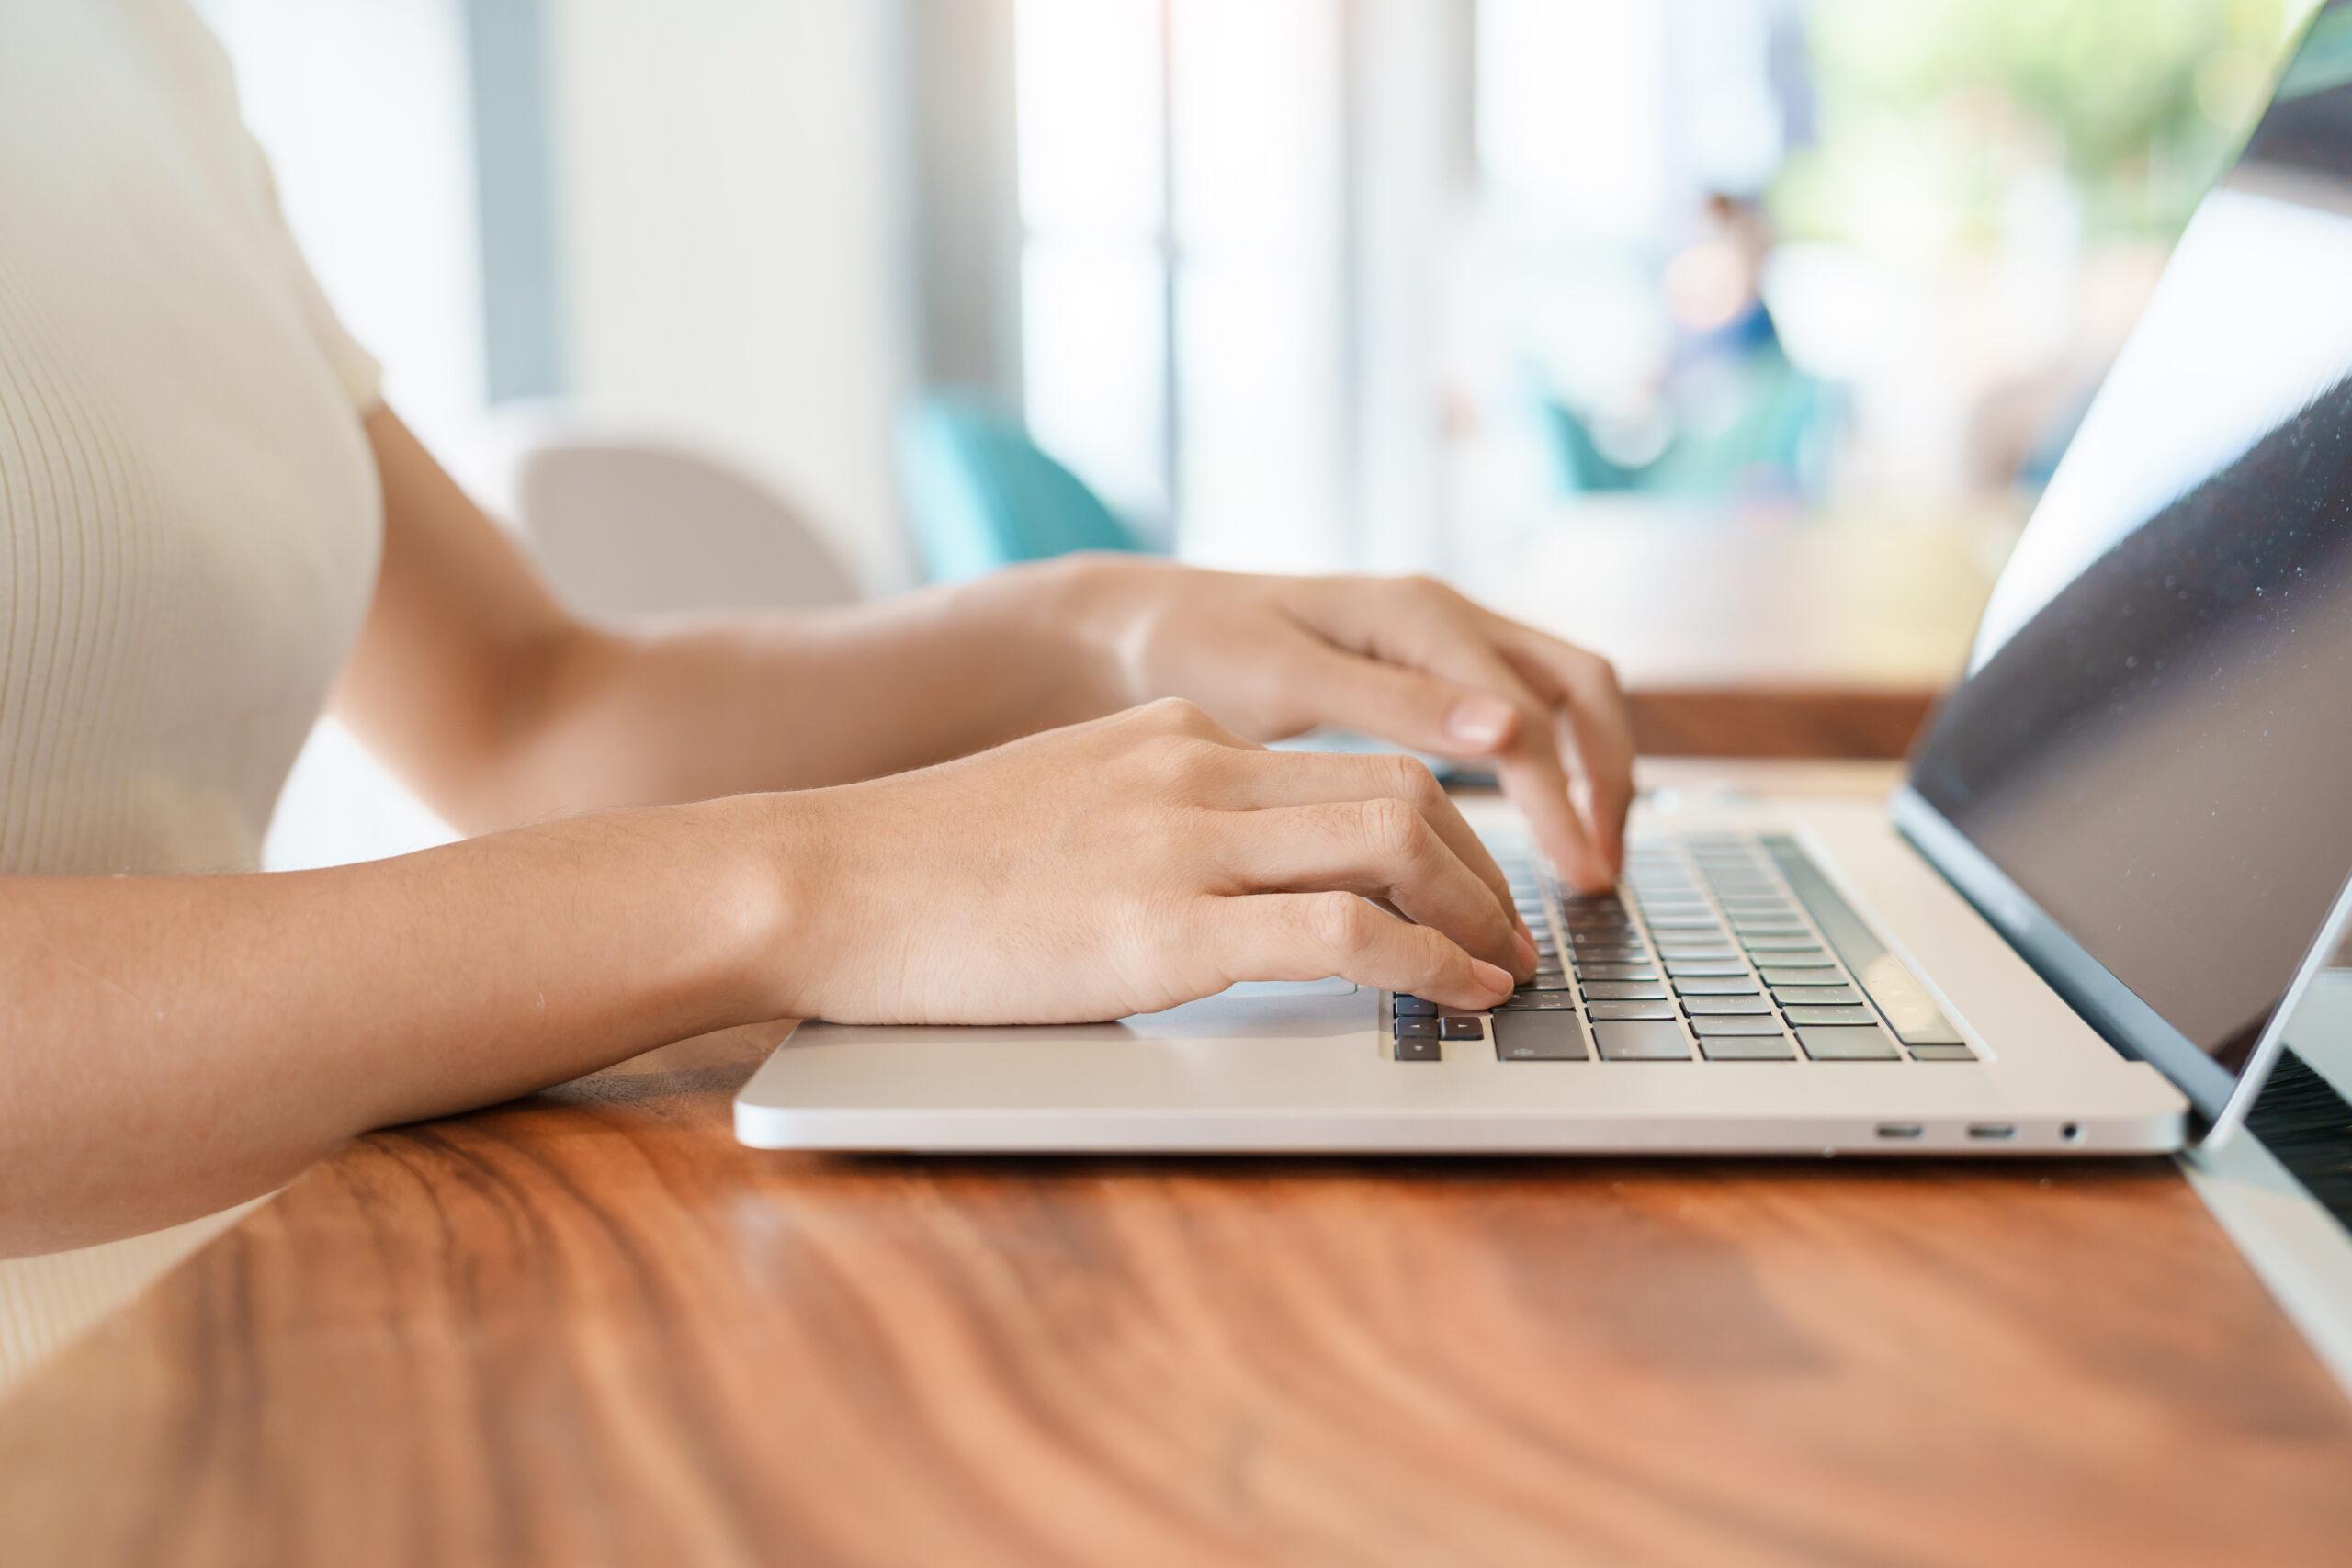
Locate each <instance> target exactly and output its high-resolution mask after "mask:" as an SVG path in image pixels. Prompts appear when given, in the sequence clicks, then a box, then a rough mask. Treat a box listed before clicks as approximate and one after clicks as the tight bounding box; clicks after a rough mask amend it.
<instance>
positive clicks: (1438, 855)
mask: <svg viewBox="0 0 2352 1568" xmlns="http://www.w3.org/2000/svg"><path fill="white" fill-rule="evenodd" d="M1217 820H1218V829H1217V837H1218V840H1219V841H1218V842H1217V843H1216V845H1215V847H1214V849H1213V851H1212V852H1213V853H1215V854H1216V856H1217V858H1218V862H1219V864H1220V869H1221V870H1222V871H1223V872H1224V874H1225V876H1226V878H1227V882H1228V885H1229V886H1230V887H1231V888H1232V890H1233V891H1235V892H1242V893H1273V892H1306V891H1323V890H1338V891H1340V892H1346V893H1356V894H1361V895H1363V897H1367V898H1384V899H1386V900H1387V901H1388V902H1389V903H1390V904H1392V905H1394V906H1395V908H1397V911H1398V912H1399V913H1401V914H1403V915H1404V916H1405V917H1406V918H1408V919H1412V920H1416V921H1418V922H1419V923H1420V924H1422V925H1425V926H1429V927H1430V928H1432V929H1434V930H1436V931H1442V932H1443V933H1444V934H1445V935H1447V936H1449V937H1452V938H1453V940H1454V942H1457V943H1459V944H1460V945H1461V946H1462V947H1464V948H1465V949H1467V950H1468V951H1469V952H1470V953H1473V954H1475V955H1476V956H1477V957H1479V958H1483V959H1485V960H1487V962H1488V963H1490V964H1498V965H1499V966H1501V967H1502V968H1505V969H1508V970H1510V971H1511V973H1512V974H1514V975H1515V976H1519V977H1521V978H1524V977H1526V976H1529V975H1532V974H1533V973H1534V970H1535V951H1534V948H1533V947H1532V945H1522V942H1523V939H1522V938H1521V936H1520V934H1519V931H1518V928H1517V924H1516V922H1515V921H1514V920H1513V919H1512V918H1511V915H1510V912H1508V911H1509V907H1508V906H1506V905H1504V904H1501V903H1498V901H1497V900H1496V898H1495V896H1494V889H1493V888H1491V887H1489V886H1487V884H1486V883H1484V882H1482V881H1481V880H1480V879H1479V878H1478V876H1477V874H1476V873H1475V872H1473V871H1472V870H1471V869H1470V868H1469V867H1468V866H1467V865H1464V863H1463V862H1462V858H1461V857H1460V856H1459V855H1457V854H1455V853H1454V852H1453V849H1452V847H1451V846H1449V845H1448V844H1447V843H1446V841H1445V840H1443V839H1442V838H1441V837H1439V836H1438V832H1437V830H1436V829H1434V828H1432V827H1430V823H1429V821H1428V819H1427V818H1424V817H1422V816H1421V814H1420V813H1419V811H1416V810H1415V809H1414V808H1413V807H1410V806H1408V805H1407V804H1406V803H1405V802H1403V801H1401V800H1397V799H1393V798H1391V797H1389V796H1385V795H1381V796H1375V797H1374V798H1373V799H1370V800H1348V801H1322V802H1318V803H1317V804H1315V805H1312V806H1290V807H1281V808H1279V809H1276V810H1272V811H1235V812H1226V813H1223V814H1221V816H1220V818H1218V819H1217Z"/></svg>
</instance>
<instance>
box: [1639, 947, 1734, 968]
mask: <svg viewBox="0 0 2352 1568" xmlns="http://www.w3.org/2000/svg"><path fill="white" fill-rule="evenodd" d="M1657 955H1658V956H1659V957H1660V958H1664V959H1668V960H1669V961H1673V960H1680V961H1682V962H1685V963H1689V962H1694V961H1695V962H1698V963H1702V964H1703V963H1707V962H1709V961H1711V960H1712V961H1713V962H1715V963H1719V964H1728V963H1731V962H1733V961H1735V960H1736V959H1737V958H1738V957H1739V954H1738V953H1736V952H1735V951H1733V950H1732V949H1730V948H1728V947H1721V946H1718V945H1716V944H1714V943H1713V942H1709V943H1707V944H1705V945H1703V946H1702V945H1696V944H1692V943H1689V942H1659V943H1658V944H1657Z"/></svg>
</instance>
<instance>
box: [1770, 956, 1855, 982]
mask: <svg viewBox="0 0 2352 1568" xmlns="http://www.w3.org/2000/svg"><path fill="white" fill-rule="evenodd" d="M1837 967H1838V966H1837V965H1836V964H1831V963H1830V962H1829V961H1828V960H1826V959H1824V960H1823V961H1822V962H1821V964H1820V965H1819V966H1818V967H1817V968H1810V969H1806V968H1799V967H1798V966H1796V965H1795V964H1782V963H1781V962H1779V961H1778V960H1777V959H1776V960H1774V961H1773V962H1772V963H1770V964H1765V965H1764V983H1765V984H1766V985H1768V986H1834V985H1838V984H1840V983H1842V982H1843V981H1844V979H1845V976H1842V975H1840V974H1838V972H1837Z"/></svg>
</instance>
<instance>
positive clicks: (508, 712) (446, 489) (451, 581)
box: [335, 410, 1135, 830]
mask: <svg viewBox="0 0 2352 1568" xmlns="http://www.w3.org/2000/svg"><path fill="white" fill-rule="evenodd" d="M368 439H369V441H370V443H371V445H372V446H374V448H375V451H376V458H377V463H378V467H379V470H380V471H381V473H382V475H383V485H384V495H385V512H386V528H385V539H384V561H383V567H382V570H381V573H380V575H379V580H378V583H377V590H376V600H375V604H374V607H373V609H372V610H371V612H370V614H369V617H368V624H367V627H366V629H365V631H364V632H363V634H362V637H361V640H360V644H359V647H358V649H357V651H356V654H355V656H354V658H353V660H352V661H351V664H350V666H349V668H348V670H347V671H346V672H345V676H344V679H343V682H342V684H341V685H340V687H339V688H338V690H337V693H336V697H335V707H336V711H337V712H338V714H339V715H341V716H343V717H344V718H345V720H346V722H348V723H349V724H350V725H351V726H352V727H353V728H354V729H355V730H356V731H357V732H358V733H359V734H360V736H361V737H362V738H363V739H367V740H368V742H369V744H370V745H371V746H373V747H374V748H375V749H376V750H379V751H380V752H381V753H382V754H384V755H385V756H386V757H388V758H389V759H390V761H392V762H393V764H394V765H395V766H396V767H397V768H399V769H400V770H401V773H403V774H404V775H405V776H406V777H407V778H408V779H409V781H410V783H411V784H413V785H414V786H415V787H416V788H417V789H418V790H419V792H420V793H422V794H423V795H424V796H425V798H426V799H427V800H428V801H429V802H430V803H431V804H432V805H433V806H435V808H437V809H438V810H440V811H441V812H442V813H443V815H445V816H447V818H449V819H450V820H451V821H453V822H455V823H457V824H458V826H460V827H462V828H466V829H473V830H480V829H490V828H499V827H505V826H509V825H512V824H515V823H518V822H532V821H539V820H543V819H545V818H548V817H550V816H556V815H564V814H569V813H572V812H577V811H581V810H586V809H593V808H595V807H608V806H632V805H650V804H655V803H660V802H666V801H678V800H699V799H706V798H708V797H710V796H713V795H728V794H734V793H739V792H741V791H745V790H762V789H794V788H803V787H808V786H811V785H820V784H841V783H844V782H847V781H849V780H852V779H861V778H872V777H875V776H877V775H879V774H883V773H897V772H899V771H901V770H903V769H907V768H912V767H919V766H922V764H925V763H928V762H934V761H943V760H944V759H946V758H949V757H956V756H962V755H965V754H967V753H969V752H972V751H977V750H982V749H983V748H986V747H989V746H992V745H995V744H997V743H998V742H1000V741H1003V740H1009V739H1012V738H1014V737H1015V736H1020V735H1026V734H1029V733H1031V732H1033V731H1035V730H1038V729H1043V728H1050V727H1052V726H1054V725H1057V724H1066V723H1069V722H1072V721H1074V720H1078V719H1081V718H1089V717H1093V716H1098V715H1101V714H1104V713H1108V712H1110V711H1112V710H1113V709H1114V708H1119V707H1125V706H1127V705H1130V704H1131V702H1132V701H1134V700H1135V699H1133V698H1131V697H1129V696H1127V695H1126V694H1125V693H1124V692H1123V691H1122V690H1121V689H1120V688H1119V687H1118V686H1117V684H1116V683H1115V682H1114V678H1113V677H1112V676H1111V675H1110V674H1109V673H1108V671H1107V666H1106V664H1105V663H1104V662H1103V661H1102V660H1094V659H1091V658H1088V657H1083V656H1082V654H1081V649H1080V645H1079V637H1078V635H1077V633H1076V631H1075V630H1074V629H1073V628H1074V626H1075V625H1076V619H1077V607H1076V605H1075V604H1074V603H1073V601H1074V600H1075V599H1076V598H1077V596H1078V592H1079V588H1080V577H1081V574H1080V572H1078V571H1076V570H1072V568H1070V567H1067V566H1062V567H1055V566H1048V567H1042V568H1032V569H1028V570H1023V571H1020V572H1014V573H1008V574H1004V575H1002V576H1000V577H996V578H991V579H988V580H984V581H979V582H975V583H969V584H965V585H962V586H958V587H955V588H944V589H933V590H930V591H927V592H919V593H910V594H905V595H902V596H900V597H898V598H895V599H891V600H888V601H886V602H883V603H880V604H865V605H857V606H854V607H850V608H845V609H842V610H837V611H824V612H818V613H813V614H803V615H735V616H714V617H710V618H707V619H701V620H695V621H692V622H684V623H678V624H673V625H669V626H659V627H638V628H624V627H611V626H592V625H589V624H586V623H583V622H582V621H580V620H577V619H575V618H573V617H572V616H571V615H569V614H568V613H567V612H566V611H565V610H564V609H563V608H562V606H561V605H560V604H558V603H557V601H556V600H555V598H554V597H553V595H552V594H551V593H549V592H548V589H547V587H546V586H545V585H544V583H543V582H542V581H541V580H540V579H539V577H538V574H537V570H536V569H535V568H534V567H532V566H531V564H530V563H529V562H528V561H527V560H526V558H524V556H523V554H522V552H521V551H520V550H519V549H518V548H517V547H516V546H515V544H514V542H512V541H511V540H509V539H508V538H507V537H506V536H505V535H504V534H503V533H502V532H501V531H500V530H499V529H498V528H497V527H496V525H493V524H492V523H491V522H490V521H489V519H487V518H486V517H484V516H483V515H482V513H481V511H480V509H479V508H477V507H476V506H475V505H474V503H473V502H472V501H471V500H469V498H468V497H467V496H466V494H465V493H464V491H461V490H460V489H458V485H457V484H456V482H455V481H454V480H452V479H450V478H449V477H448V475H447V473H445V472H444V471H443V470H442V468H441V467H440V465H439V464H438V463H436V462H435V460H434V458H433V457H432V455H431V454H430V453H428V452H426V451H425V450H424V447H422V446H419V445H418V444H417V442H416V439H415V437H414V436H413V435H412V434H410V433H409V431H408V429H407V427H406V426H404V425H402V424H401V422H400V420H399V419H398V417H397V416H395V415H394V414H392V413H391V412H390V411H389V410H379V412H377V413H375V414H374V415H373V416H372V417H371V418H370V419H369V421H368ZM649 526H658V523H657V522H651V521H650V522H649Z"/></svg>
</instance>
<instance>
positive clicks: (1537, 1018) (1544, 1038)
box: [1495, 1012, 1590, 1062]
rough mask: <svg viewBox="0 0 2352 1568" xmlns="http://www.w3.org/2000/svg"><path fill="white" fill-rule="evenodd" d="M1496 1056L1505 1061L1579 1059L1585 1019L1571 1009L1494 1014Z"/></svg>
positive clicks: (1582, 1053) (1585, 1055)
mask: <svg viewBox="0 0 2352 1568" xmlns="http://www.w3.org/2000/svg"><path fill="white" fill-rule="evenodd" d="M1495 1056H1496V1059H1497V1060H1498V1061H1504V1062H1582V1061H1587V1060H1589V1059H1590V1053H1589V1052H1588V1051H1587V1050H1586V1048H1585V1042H1584V1021H1583V1020H1581V1019H1579V1018H1577V1015H1576V1014H1574V1013H1572V1012H1503V1013H1497V1014H1496V1015H1495Z"/></svg>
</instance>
